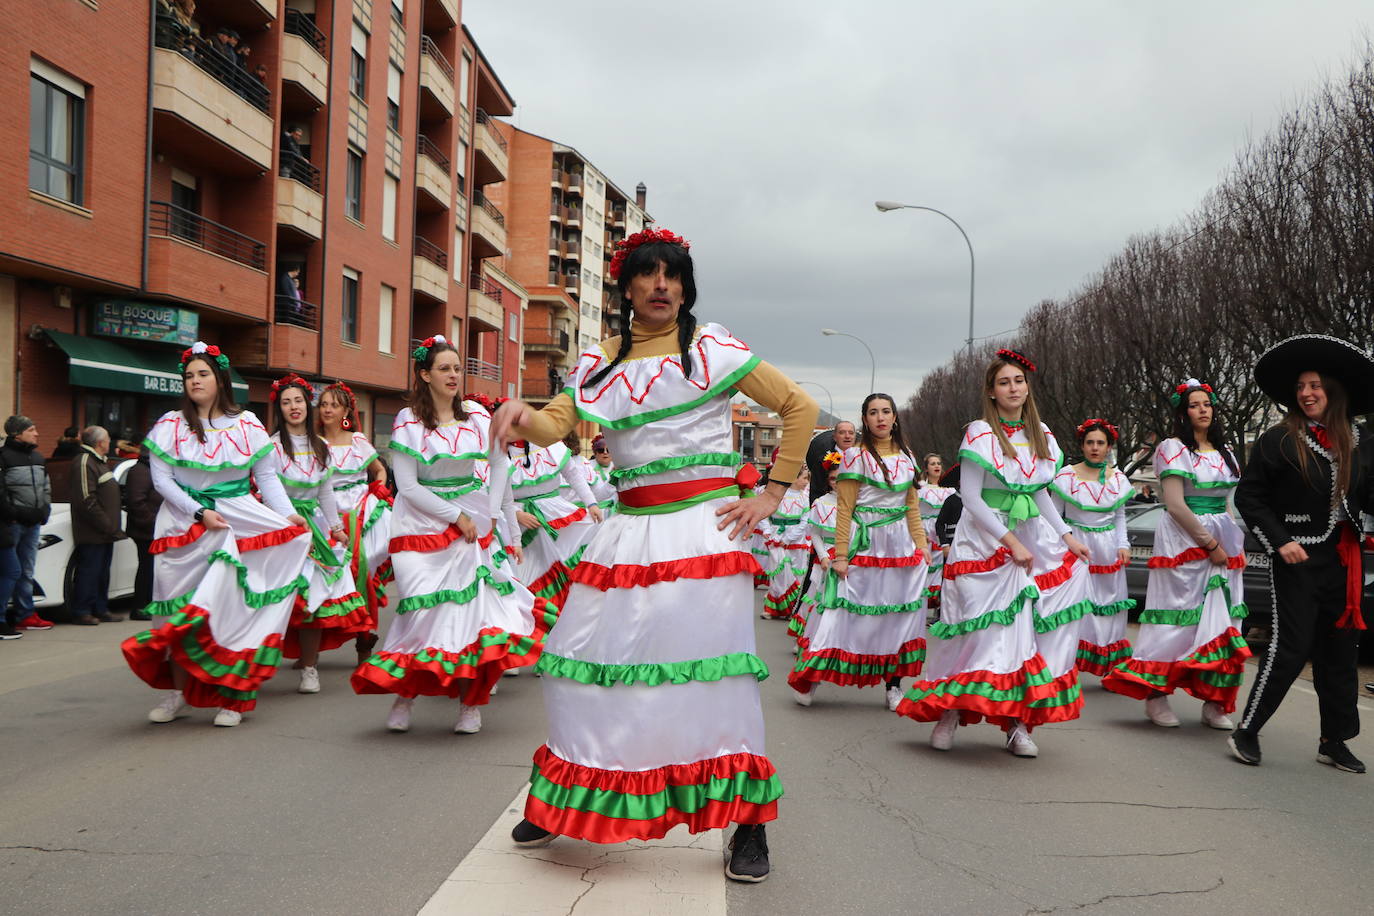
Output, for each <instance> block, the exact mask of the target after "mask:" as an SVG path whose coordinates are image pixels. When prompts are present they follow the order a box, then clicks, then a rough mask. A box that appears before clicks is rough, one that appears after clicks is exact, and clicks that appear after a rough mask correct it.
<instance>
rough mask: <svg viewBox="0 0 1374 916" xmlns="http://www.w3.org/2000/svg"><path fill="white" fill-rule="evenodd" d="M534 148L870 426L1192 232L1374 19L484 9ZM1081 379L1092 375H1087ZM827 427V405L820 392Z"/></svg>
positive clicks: (735, 326)
mask: <svg viewBox="0 0 1374 916" xmlns="http://www.w3.org/2000/svg"><path fill="white" fill-rule="evenodd" d="M463 19H464V21H465V22H466V24H467V25H468V26H469V28H471V30H472V32H473V34H474V36H475V37H476V39H477V41H478V43H479V45H480V46H481V47H482V50H483V52H484V53H485V54H486V56H487V59H488V60H489V61H491V63H492V65H493V66H494V67H495V68H496V71H497V73H498V74H499V76H500V78H501V80H502V81H503V82H504V83H505V85H506V87H507V88H508V89H509V90H510V91H511V93H512V94H513V95H514V96H515V100H516V114H515V116H514V118H513V120H514V121H515V123H516V124H517V125H518V126H520V127H523V128H525V129H527V130H530V131H533V132H535V133H539V134H542V135H544V136H547V137H551V138H554V139H557V140H559V141H560V142H564V143H567V144H568V145H570V146H575V147H576V148H577V149H578V150H580V151H581V152H582V153H583V154H584V155H585V156H587V157H588V158H589V159H591V161H592V162H594V163H595V164H596V165H597V166H598V167H599V168H601V169H602V170H603V171H604V172H606V173H607V174H608V175H610V176H611V178H612V180H614V181H615V182H616V183H617V184H618V185H620V186H621V187H622V188H623V189H625V190H626V191H632V190H633V188H634V186H635V184H637V183H638V182H640V181H643V182H644V183H645V184H647V185H648V188H649V199H648V208H649V211H650V213H651V214H652V215H653V216H654V218H655V219H656V220H657V221H658V223H659V224H660V225H662V226H665V227H667V228H670V229H673V230H674V231H677V232H680V233H682V234H684V235H686V236H687V238H688V239H690V240H691V242H692V254H693V256H694V258H695V262H696V273H697V285H698V288H699V291H700V297H699V299H698V302H697V307H696V311H697V314H698V316H699V317H700V318H702V319H703V320H713V321H719V322H721V323H723V324H725V325H726V326H727V327H728V328H730V330H731V331H733V332H734V333H736V334H737V335H739V336H740V337H742V338H743V339H744V340H746V341H748V342H749V344H750V345H751V346H752V347H753V348H754V350H755V352H757V353H759V354H760V355H761V356H762V357H763V358H764V359H766V360H769V361H770V362H772V363H774V364H776V365H778V366H779V367H781V368H782V369H783V370H785V371H786V372H788V373H789V374H791V375H792V376H793V377H794V378H796V379H798V380H806V381H809V382H813V383H819V384H820V385H823V386H825V387H826V388H828V389H829V391H830V393H831V394H832V395H833V397H834V403H835V411H836V413H838V414H840V415H842V416H850V417H853V416H856V415H857V413H858V405H859V402H860V401H861V400H862V398H863V396H864V395H865V394H866V393H867V391H868V378H869V361H868V356H867V354H866V353H865V352H864V349H863V347H862V346H861V345H860V344H859V343H857V342H855V341H853V340H849V339H847V338H844V337H824V336H822V335H821V334H820V329H821V328H822V327H833V328H836V329H839V330H842V331H847V332H850V333H853V334H856V335H858V336H859V337H862V338H863V339H864V340H866V341H867V342H868V344H869V345H870V346H871V347H872V348H873V351H874V353H875V355H876V359H877V388H878V389H879V390H881V391H887V392H889V393H891V394H892V395H894V396H895V397H896V398H897V400H898V402H899V403H900V402H901V401H904V400H905V399H906V397H907V396H908V395H909V394H910V393H911V392H912V391H913V390H914V389H915V387H916V386H917V385H918V384H919V382H920V379H921V377H922V375H923V374H924V373H925V372H926V371H928V370H929V369H932V368H934V367H936V366H938V365H940V364H941V363H942V362H944V361H945V359H947V358H948V356H949V355H950V354H951V353H952V352H953V351H955V350H957V349H958V348H959V347H961V346H962V345H963V341H964V338H965V336H966V335H967V333H968V331H967V328H968V294H969V288H968V281H969V259H968V250H967V248H966V247H965V245H964V242H963V239H962V238H961V237H960V236H959V233H958V231H957V230H956V229H955V227H954V226H952V225H950V224H949V223H948V222H946V221H945V220H943V219H942V218H941V217H939V216H937V215H935V214H932V213H925V212H919V211H910V210H906V211H896V212H892V213H879V212H877V210H875V209H874V207H873V202H874V201H875V200H880V199H887V200H897V201H902V202H905V203H911V204H923V205H926V206H931V207H936V208H939V209H941V210H944V211H945V212H947V213H949V214H950V215H951V216H953V217H954V218H955V219H957V220H958V221H959V222H960V223H961V224H962V225H963V226H964V229H965V230H966V231H967V232H968V234H969V237H970V239H971V240H972V242H973V246H974V250H975V253H976V255H977V264H978V272H977V302H976V314H975V319H974V333H975V335H976V336H979V337H982V336H986V335H992V334H996V333H998V332H1001V331H1005V330H1007V329H1011V328H1015V327H1016V325H1017V323H1018V322H1019V320H1020V318H1021V316H1022V315H1023V314H1024V312H1025V311H1026V310H1027V309H1028V308H1029V307H1031V306H1033V305H1034V304H1035V303H1036V302H1038V301H1040V300H1041V299H1044V298H1047V297H1056V296H1063V295H1065V294H1067V293H1069V292H1071V291H1072V290H1073V289H1074V288H1075V287H1076V286H1077V285H1078V284H1079V283H1080V282H1081V281H1082V280H1084V279H1085V278H1086V277H1087V276H1089V275H1090V274H1092V273H1093V272H1094V271H1095V270H1097V269H1098V268H1099V267H1100V266H1101V265H1102V264H1103V262H1104V261H1105V259H1106V258H1107V257H1109V256H1110V255H1111V254H1112V253H1113V252H1114V251H1116V250H1117V249H1118V248H1119V247H1120V246H1121V245H1122V243H1123V242H1124V241H1125V240H1126V239H1127V238H1128V237H1130V236H1131V235H1132V234H1135V233H1138V232H1143V231H1149V230H1151V229H1154V228H1158V227H1164V226H1168V225H1170V224H1171V223H1173V222H1175V221H1176V220H1177V219H1178V218H1179V217H1181V216H1182V215H1183V214H1185V213H1186V212H1187V211H1188V210H1189V209H1191V208H1192V207H1193V206H1194V205H1195V204H1196V203H1197V202H1198V200H1199V199H1200V198H1201V197H1202V196H1203V195H1204V194H1205V193H1206V191H1207V190H1208V189H1209V188H1211V187H1212V186H1213V185H1215V184H1216V182H1217V180H1218V178H1219V176H1220V175H1221V174H1222V172H1223V171H1224V170H1225V169H1226V168H1227V166H1228V165H1229V164H1230V162H1231V161H1232V159H1233V156H1234V153H1235V151H1236V149H1237V148H1238V147H1239V146H1240V144H1241V143H1242V142H1243V141H1244V139H1245V137H1246V136H1247V135H1248V134H1252V133H1253V134H1255V135H1261V134H1263V133H1264V132H1265V131H1266V130H1267V129H1268V128H1269V127H1270V126H1271V125H1272V124H1274V123H1275V121H1276V120H1277V119H1278V117H1279V116H1280V115H1281V114H1282V113H1283V112H1284V111H1286V110H1288V109H1289V108H1291V107H1292V106H1293V105H1294V103H1295V102H1296V101H1297V100H1298V99H1300V98H1302V97H1303V96H1305V95H1306V94H1308V93H1309V92H1310V91H1312V89H1313V88H1314V87H1315V86H1317V85H1318V84H1319V83H1320V81H1321V80H1323V79H1324V78H1325V77H1326V76H1327V75H1331V74H1339V73H1341V72H1343V71H1344V70H1345V69H1346V67H1347V65H1348V64H1349V62H1350V61H1351V60H1352V59H1353V58H1354V56H1355V53H1356V48H1357V45H1358V44H1359V43H1361V42H1362V41H1363V39H1364V36H1366V35H1368V34H1370V31H1371V30H1370V24H1371V22H1374V7H1372V6H1371V4H1370V3H1369V0H1314V2H1303V3H1297V2H1293V0H1286V2H1279V0H1251V2H1227V3H1221V2H1210V3H1198V2H1196V0H1192V2H1173V0H1168V2H1163V0H1157V2H1152V3H1129V4H1128V3H1125V2H1121V3H1102V2H1073V3H1070V2H1055V3H1049V2H1039V3H1036V2H1015V3H1011V2H1008V3H983V2H977V3H950V2H946V3H939V4H937V3H926V2H898V0H886V2H878V0H850V2H847V3H843V4H840V3H834V2H826V3H821V2H812V0H732V2H720V0H692V2H682V0H679V2H676V3H663V2H642V3H628V2H623V0H622V2H606V0H575V2H570V0H465V2H464V4H463ZM1087 358H1091V356H1090V355H1087ZM806 387H807V389H808V391H810V392H811V393H812V394H813V395H814V396H815V397H816V398H817V400H818V401H819V402H820V404H821V406H822V407H823V408H824V407H827V406H828V399H827V396H826V394H825V392H823V391H821V390H820V389H819V388H818V387H816V385H814V384H813V385H807V386H806Z"/></svg>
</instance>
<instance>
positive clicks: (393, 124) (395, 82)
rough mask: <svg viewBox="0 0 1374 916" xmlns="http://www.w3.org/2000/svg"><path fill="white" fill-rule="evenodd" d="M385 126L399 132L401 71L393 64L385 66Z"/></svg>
mask: <svg viewBox="0 0 1374 916" xmlns="http://www.w3.org/2000/svg"><path fill="white" fill-rule="evenodd" d="M386 126H387V127H390V128H391V129H392V130H394V131H397V132H399V131H400V130H401V70H400V68H399V67H397V66H396V65H395V64H387V65H386Z"/></svg>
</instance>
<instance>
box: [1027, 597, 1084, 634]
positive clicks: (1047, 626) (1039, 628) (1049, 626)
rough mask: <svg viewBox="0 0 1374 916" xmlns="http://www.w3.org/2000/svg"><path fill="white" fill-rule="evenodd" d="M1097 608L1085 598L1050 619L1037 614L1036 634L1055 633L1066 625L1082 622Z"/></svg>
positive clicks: (1055, 613)
mask: <svg viewBox="0 0 1374 916" xmlns="http://www.w3.org/2000/svg"><path fill="white" fill-rule="evenodd" d="M1095 607H1096V605H1094V604H1093V603H1092V602H1091V601H1089V600H1088V599H1087V598H1084V599H1083V600H1082V601H1075V602H1074V603H1073V604H1071V605H1069V606H1068V607H1066V608H1063V609H1061V610H1058V611H1055V612H1054V613H1053V614H1051V615H1049V616H1048V617H1041V616H1040V615H1038V614H1037V615H1036V617H1035V632H1037V633H1053V632H1054V631H1055V630H1057V629H1059V628H1060V627H1062V626H1064V624H1066V623H1073V622H1074V621H1075V620H1082V619H1083V618H1084V617H1085V616H1087V615H1089V614H1091V613H1092V612H1093V609H1094V608H1095Z"/></svg>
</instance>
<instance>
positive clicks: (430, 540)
mask: <svg viewBox="0 0 1374 916" xmlns="http://www.w3.org/2000/svg"><path fill="white" fill-rule="evenodd" d="M462 536H463V533H462V532H461V531H459V530H458V523H457V522H451V523H450V524H449V526H448V527H447V528H445V529H444V530H443V531H441V532H439V533H438V534H401V535H397V536H396V537H394V538H392V539H391V541H390V543H389V544H388V545H387V550H388V551H389V552H391V553H402V552H404V551H407V550H413V551H415V552H417V553H435V552H436V551H440V550H443V549H444V548H445V547H447V546H448V545H449V544H452V543H453V542H454V541H456V540H458V539H459V538H461V537H462ZM495 537H496V534H495V532H492V531H488V532H487V533H486V534H484V535H482V536H481V537H479V538H478V539H477V543H478V545H479V546H481V547H482V549H483V550H485V549H486V548H488V547H490V546H491V542H492V540H493V539H494V538H495Z"/></svg>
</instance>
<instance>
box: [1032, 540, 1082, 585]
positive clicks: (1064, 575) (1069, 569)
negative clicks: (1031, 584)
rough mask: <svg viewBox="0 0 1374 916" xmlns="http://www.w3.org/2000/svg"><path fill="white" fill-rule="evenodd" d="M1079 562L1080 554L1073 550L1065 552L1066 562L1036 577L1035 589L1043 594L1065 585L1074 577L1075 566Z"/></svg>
mask: <svg viewBox="0 0 1374 916" xmlns="http://www.w3.org/2000/svg"><path fill="white" fill-rule="evenodd" d="M1077 562H1078V554H1076V553H1074V552H1073V551H1072V550H1066V551H1064V562H1063V563H1061V564H1059V566H1058V568H1056V569H1052V570H1050V571H1049V572H1047V573H1041V574H1040V575H1038V576H1036V577H1035V587H1036V588H1038V589H1040V591H1042V592H1047V591H1049V590H1050V589H1052V588H1054V587H1055V586H1056V585H1063V584H1064V583H1065V582H1067V581H1069V577H1070V576H1072V575H1073V565H1074V564H1075V563H1077Z"/></svg>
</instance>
